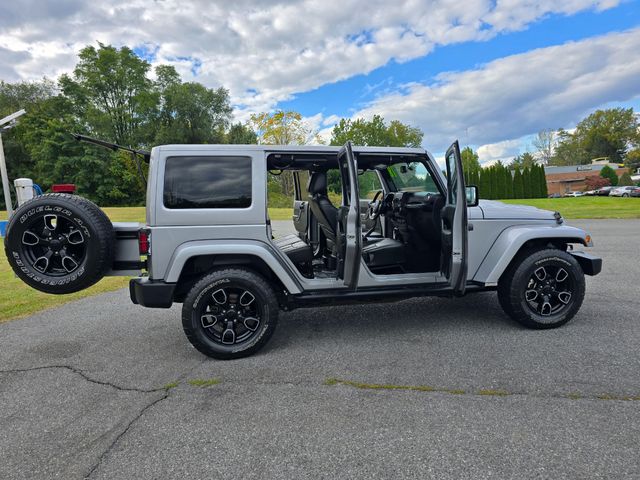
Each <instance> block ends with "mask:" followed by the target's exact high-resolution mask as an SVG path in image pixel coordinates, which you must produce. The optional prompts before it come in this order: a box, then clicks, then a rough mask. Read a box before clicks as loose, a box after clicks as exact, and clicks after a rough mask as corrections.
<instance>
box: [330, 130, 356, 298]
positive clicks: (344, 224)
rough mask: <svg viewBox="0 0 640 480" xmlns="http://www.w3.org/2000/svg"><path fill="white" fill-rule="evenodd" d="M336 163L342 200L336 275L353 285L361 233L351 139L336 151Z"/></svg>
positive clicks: (339, 210) (351, 287) (354, 284)
mask: <svg viewBox="0 0 640 480" xmlns="http://www.w3.org/2000/svg"><path fill="white" fill-rule="evenodd" d="M338 165H339V167H340V176H341V177H342V204H341V206H340V208H339V209H338V231H337V235H336V242H337V247H338V276H339V277H340V278H342V279H344V284H345V286H347V287H348V288H350V289H355V288H356V286H357V284H358V273H359V272H360V255H361V250H362V233H361V232H360V194H359V192H358V166H357V164H356V160H355V157H354V155H353V150H352V148H351V142H347V143H346V144H345V146H344V147H342V149H340V152H339V153H338Z"/></svg>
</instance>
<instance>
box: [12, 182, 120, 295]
mask: <svg viewBox="0 0 640 480" xmlns="http://www.w3.org/2000/svg"><path fill="white" fill-rule="evenodd" d="M4 246H5V252H6V255H7V259H8V261H9V264H10V265H11V267H12V268H13V271H14V272H15V273H16V275H18V277H20V279H21V280H22V281H23V282H25V283H26V284H28V285H29V286H31V287H33V288H35V289H37V290H40V291H42V292H46V293H55V294H65V293H72V292H77V291H79V290H83V289H85V288H87V287H89V286H91V285H93V284H94V283H96V282H97V281H98V280H100V279H101V278H102V277H103V276H104V274H105V273H106V272H107V270H108V269H109V268H111V265H112V263H113V255H114V234H113V226H112V225H111V222H110V221H109V219H108V218H107V216H106V215H105V214H104V212H103V211H102V210H100V208H98V206H97V205H95V204H94V203H92V202H90V201H89V200H87V199H85V198H82V197H78V196H75V195H66V194H59V193H57V194H47V195H40V196H37V197H35V198H34V199H32V200H29V201H28V202H25V203H24V204H23V205H21V206H20V207H19V208H18V209H17V210H16V211H15V213H14V214H13V216H12V217H11V220H10V221H9V224H8V226H7V233H6V236H5V240H4Z"/></svg>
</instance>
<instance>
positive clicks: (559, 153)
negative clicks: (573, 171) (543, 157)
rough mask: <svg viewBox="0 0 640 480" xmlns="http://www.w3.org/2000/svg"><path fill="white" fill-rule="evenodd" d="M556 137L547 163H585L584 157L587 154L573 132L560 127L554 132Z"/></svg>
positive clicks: (557, 164) (558, 164)
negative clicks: (551, 154) (554, 145)
mask: <svg viewBox="0 0 640 480" xmlns="http://www.w3.org/2000/svg"><path fill="white" fill-rule="evenodd" d="M556 139H557V143H556V147H555V150H554V152H553V156H552V157H551V159H550V160H549V165H556V166H561V165H580V164H583V163H585V162H584V159H585V158H586V157H587V154H586V153H585V152H584V149H583V148H582V145H580V143H579V142H578V141H577V139H576V138H575V137H574V135H573V134H571V133H569V132H567V131H566V130H563V129H560V130H558V131H557V132H556ZM590 161H591V160H589V161H588V162H586V163H589V162H590Z"/></svg>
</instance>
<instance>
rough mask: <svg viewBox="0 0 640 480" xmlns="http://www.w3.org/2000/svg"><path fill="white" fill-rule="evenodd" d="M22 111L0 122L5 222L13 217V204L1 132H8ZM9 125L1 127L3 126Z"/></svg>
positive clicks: (0, 169) (22, 113) (0, 159)
mask: <svg viewBox="0 0 640 480" xmlns="http://www.w3.org/2000/svg"><path fill="white" fill-rule="evenodd" d="M25 113H27V112H25V111H24V110H19V111H17V112H15V113H12V114H11V115H8V116H6V117H4V118H3V119H1V120H0V174H2V191H3V193H4V203H5V205H6V206H7V220H8V219H10V218H11V215H13V204H12V202H11V190H9V175H7V162H6V159H5V158H4V146H3V144H2V131H3V130H8V129H9V128H11V127H12V126H13V125H14V124H15V123H16V119H17V118H18V117H20V116H21V115H24V114H25ZM7 123H8V124H9V125H7V126H6V127H3V125H5V124H7Z"/></svg>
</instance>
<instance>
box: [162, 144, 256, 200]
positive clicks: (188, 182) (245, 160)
mask: <svg viewBox="0 0 640 480" xmlns="http://www.w3.org/2000/svg"><path fill="white" fill-rule="evenodd" d="M163 201H164V206H165V207H167V208H171V209H185V208H248V207H250V206H251V158H250V157H218V156H176V157H168V158H167V160H166V164H165V170H164V195H163Z"/></svg>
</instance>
